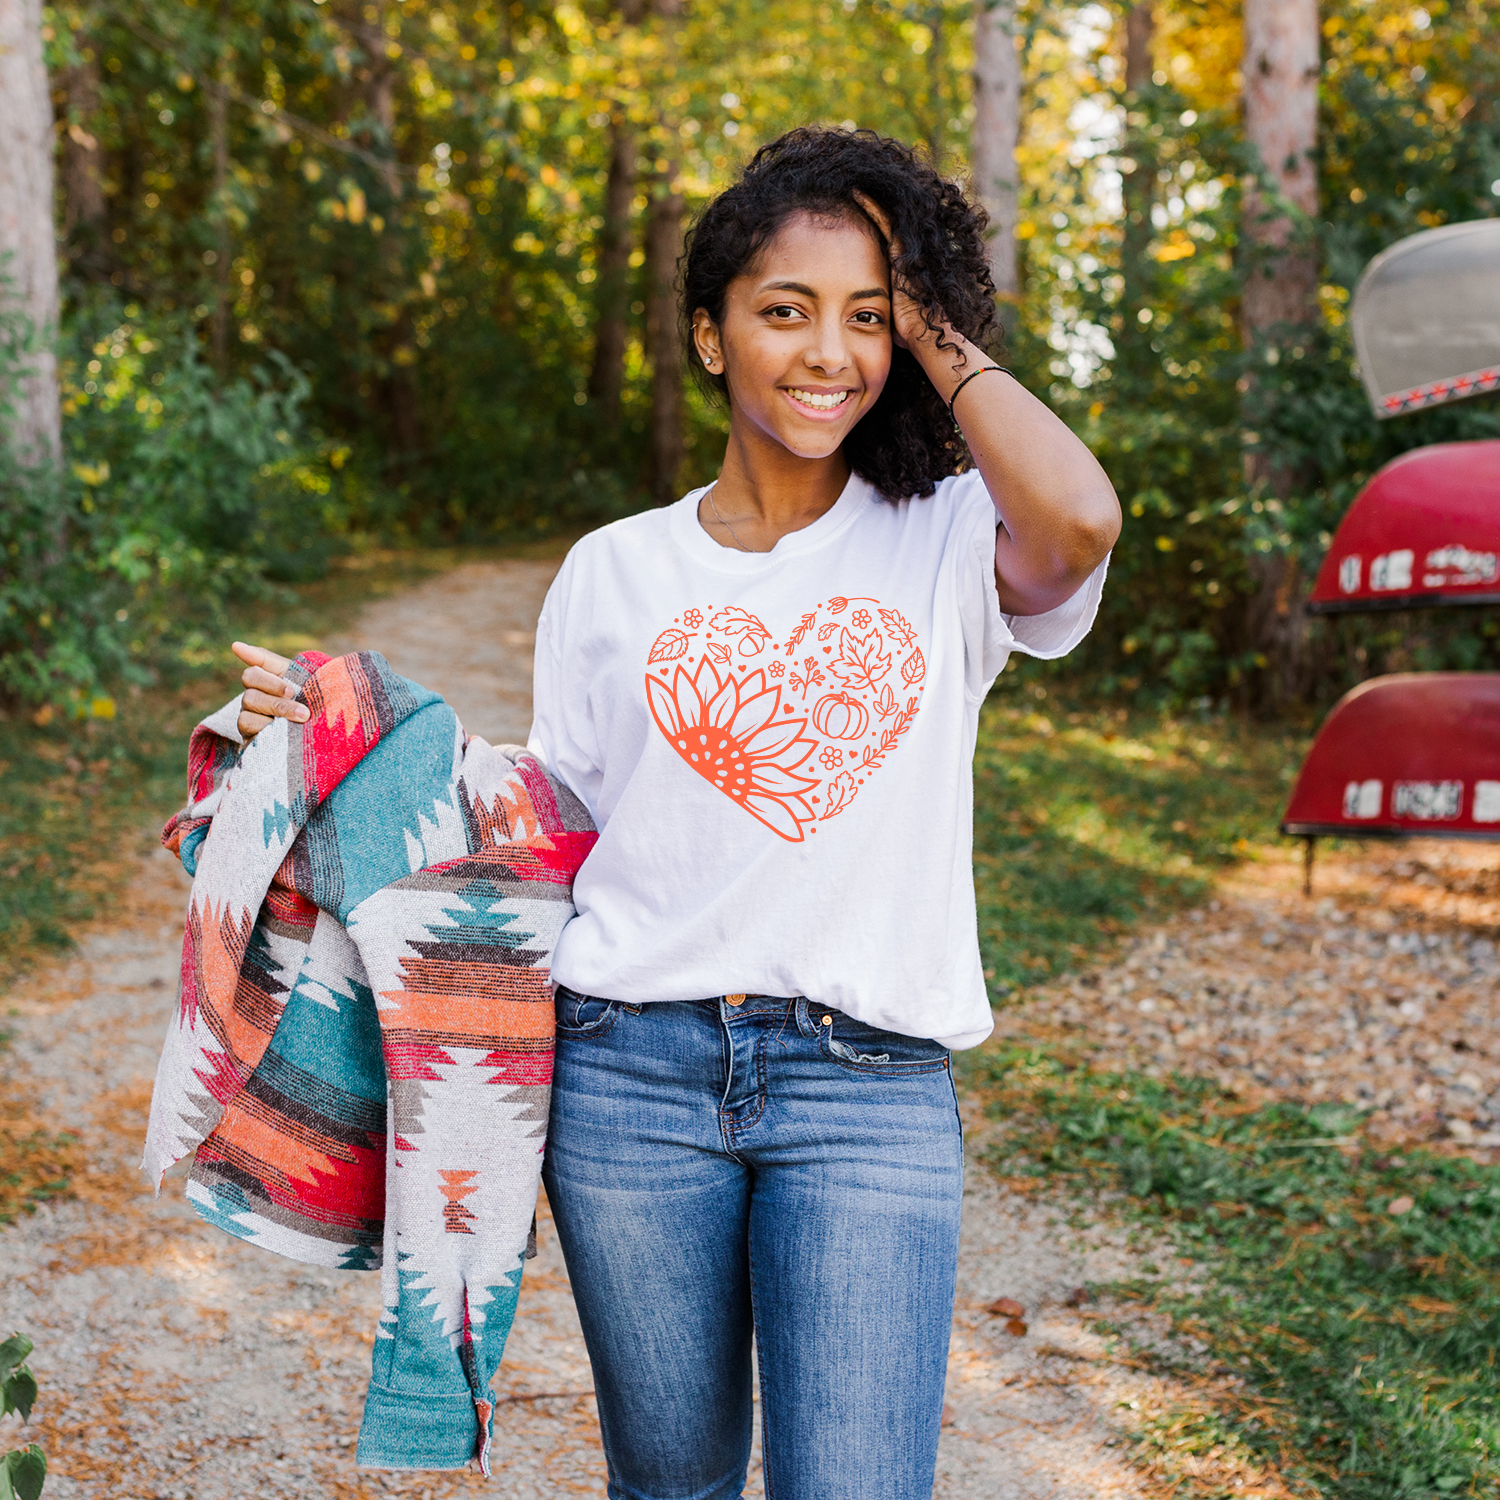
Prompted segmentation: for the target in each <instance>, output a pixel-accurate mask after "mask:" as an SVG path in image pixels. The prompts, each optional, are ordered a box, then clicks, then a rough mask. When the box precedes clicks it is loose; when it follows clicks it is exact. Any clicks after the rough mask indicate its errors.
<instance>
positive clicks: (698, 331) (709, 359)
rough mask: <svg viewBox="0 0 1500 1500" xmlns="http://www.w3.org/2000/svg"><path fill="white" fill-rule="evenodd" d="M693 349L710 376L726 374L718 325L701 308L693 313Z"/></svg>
mask: <svg viewBox="0 0 1500 1500" xmlns="http://www.w3.org/2000/svg"><path fill="white" fill-rule="evenodd" d="M693 347H694V348H695V349H696V350H697V351H698V358H699V359H701V360H702V361H703V368H704V369H705V370H707V371H708V373H709V374H710V375H722V374H723V373H724V349H723V345H722V344H721V343H720V341H719V328H718V324H716V323H715V322H714V320H713V319H712V318H711V317H709V315H708V313H707V312H706V311H704V309H703V308H701V307H700V308H697V309H695V310H694V312H693Z"/></svg>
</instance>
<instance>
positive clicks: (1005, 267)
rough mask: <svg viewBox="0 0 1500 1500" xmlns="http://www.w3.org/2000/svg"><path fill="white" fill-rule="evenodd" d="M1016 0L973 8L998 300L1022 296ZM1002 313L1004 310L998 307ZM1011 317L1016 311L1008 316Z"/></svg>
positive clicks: (979, 182) (981, 189)
mask: <svg viewBox="0 0 1500 1500" xmlns="http://www.w3.org/2000/svg"><path fill="white" fill-rule="evenodd" d="M1014 18H1015V6H1014V0H978V4H977V5H976V6H975V11H974V129H973V134H972V136H971V137H970V144H969V154H970V157H971V159H972V162H973V168H974V187H975V190H976V191H977V192H978V194H979V201H980V202H981V203H982V204H983V205H984V208H985V212H986V213H988V214H989V216H990V275H991V276H993V277H994V279H995V291H996V292H997V293H998V294H999V297H1000V300H1001V302H1002V303H1009V304H1012V305H1014V303H1015V302H1016V300H1017V298H1018V297H1019V295H1020V290H1021V286H1020V277H1019V275H1018V274H1017V267H1016V221H1017V218H1018V214H1017V196H1018V187H1019V178H1020V174H1019V172H1018V171H1017V169H1016V144H1017V142H1018V140H1019V139H1020V126H1021V59H1020V57H1019V55H1018V54H1017V51H1016V38H1015V36H1014V34H1013V30H1012V27H1013V24H1014ZM1002 313H1003V309H1002ZM1009 321H1011V322H1012V323H1013V321H1014V313H1012V314H1011V318H1010V320H1009Z"/></svg>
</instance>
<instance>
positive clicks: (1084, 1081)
mask: <svg viewBox="0 0 1500 1500" xmlns="http://www.w3.org/2000/svg"><path fill="white" fill-rule="evenodd" d="M966 1072H967V1073H968V1076H969V1080H970V1082H971V1085H972V1086H974V1087H976V1088H977V1089H978V1090H979V1091H980V1092H981V1094H982V1095H983V1096H985V1097H986V1098H987V1100H988V1107H989V1110H990V1112H991V1114H992V1115H994V1116H996V1117H999V1118H1002V1119H1004V1120H1006V1121H1007V1122H1008V1124H1007V1128H1006V1130H1005V1132H1004V1135H1003V1137H1002V1140H1001V1142H1000V1144H999V1145H997V1146H995V1147H992V1148H991V1153H990V1160H991V1164H992V1165H993V1166H994V1167H995V1168H996V1170H998V1171H1000V1172H1002V1173H1004V1174H1007V1175H1011V1176H1032V1177H1040V1178H1044V1179H1045V1180H1047V1182H1048V1183H1049V1184H1052V1185H1059V1186H1062V1185H1068V1184H1071V1185H1073V1186H1076V1187H1087V1188H1094V1189H1099V1188H1105V1189H1111V1190H1114V1191H1115V1192H1117V1193H1119V1194H1121V1195H1123V1197H1124V1201H1125V1203H1126V1204H1127V1205H1128V1208H1129V1211H1131V1212H1132V1213H1134V1214H1135V1215H1137V1216H1139V1217H1141V1218H1143V1219H1145V1220H1148V1221H1149V1222H1150V1223H1151V1224H1152V1225H1153V1226H1155V1227H1156V1228H1157V1229H1158V1230H1159V1231H1160V1232H1162V1233H1164V1234H1165V1235H1166V1236H1167V1237H1168V1238H1169V1240H1171V1241H1173V1242H1175V1246H1176V1248H1177V1250H1178V1251H1179V1253H1180V1254H1181V1255H1182V1256H1184V1257H1189V1258H1191V1259H1192V1260H1193V1261H1194V1262H1196V1263H1198V1266H1199V1269H1198V1271H1197V1272H1196V1273H1195V1276H1196V1279H1198V1280H1199V1281H1201V1282H1202V1283H1203V1284H1204V1285H1205V1286H1206V1288H1207V1289H1206V1290H1202V1291H1193V1290H1191V1289H1184V1288H1183V1287H1181V1286H1173V1285H1172V1284H1171V1283H1170V1281H1165V1282H1156V1281H1153V1282H1149V1283H1144V1284H1139V1285H1137V1286H1135V1287H1133V1288H1126V1289H1125V1290H1127V1291H1133V1292H1134V1294H1135V1295H1137V1296H1143V1297H1146V1298H1148V1299H1150V1300H1151V1301H1152V1302H1153V1303H1154V1304H1155V1305H1156V1306H1158V1307H1160V1308H1162V1309H1165V1310H1166V1311H1168V1312H1170V1313H1171V1314H1172V1315H1173V1318H1174V1320H1175V1322H1176V1323H1177V1325H1178V1326H1179V1327H1180V1328H1182V1329H1184V1330H1185V1331H1188V1332H1190V1333H1192V1334H1193V1335H1195V1336H1196V1337H1198V1338H1199V1339H1202V1340H1204V1341H1206V1342H1207V1344H1208V1345H1209V1348H1210V1350H1211V1352H1212V1355H1213V1357H1214V1358H1215V1359H1216V1360H1217V1361H1218V1362H1219V1365H1220V1371H1221V1373H1224V1372H1234V1373H1237V1374H1241V1375H1243V1376H1244V1377H1245V1378H1246V1380H1247V1381H1248V1382H1249V1385H1250V1387H1251V1388H1252V1389H1253V1390H1254V1391H1255V1392H1256V1393H1257V1395H1258V1398H1259V1399H1258V1401H1256V1402H1251V1403H1243V1402H1242V1403H1239V1405H1240V1408H1241V1410H1240V1413H1239V1414H1238V1415H1237V1414H1235V1413H1233V1412H1231V1413H1229V1414H1228V1415H1225V1414H1222V1413H1221V1414H1218V1415H1217V1416H1209V1417H1204V1418H1203V1419H1202V1420H1203V1421H1207V1422H1209V1424H1210V1425H1211V1426H1213V1427H1215V1428H1216V1429H1217V1430H1218V1431H1219V1434H1220V1437H1219V1439H1218V1440H1220V1441H1232V1442H1233V1443H1235V1444H1238V1445H1240V1446H1241V1447H1242V1448H1244V1449H1246V1450H1247V1451H1249V1452H1252V1453H1255V1454H1257V1455H1258V1456H1259V1457H1260V1458H1262V1459H1263V1460H1264V1461H1265V1462H1266V1463H1268V1464H1276V1465H1279V1467H1280V1469H1281V1473H1282V1477H1283V1478H1284V1479H1285V1480H1287V1481H1288V1482H1289V1483H1290V1484H1291V1485H1292V1486H1293V1488H1294V1492H1300V1493H1305V1494H1309V1495H1322V1496H1328V1497H1338V1500H1398V1497H1429V1496H1445V1495H1478V1494H1480V1493H1487V1494H1493V1492H1494V1486H1495V1485H1496V1483H1497V1482H1500V1371H1497V1369H1496V1350H1497V1346H1500V1169H1497V1168H1493V1167H1484V1166H1476V1165H1475V1164H1474V1163H1473V1162H1472V1161H1469V1160H1467V1159H1451V1158H1442V1157H1438V1156H1435V1155H1432V1154H1430V1153H1427V1152H1423V1151H1407V1152H1403V1153H1402V1154H1401V1155H1400V1156H1395V1157H1391V1156H1382V1155H1380V1154H1378V1153H1377V1152H1375V1151H1374V1150H1371V1149H1368V1148H1367V1147H1366V1146H1365V1145H1364V1144H1363V1143H1361V1142H1360V1141H1359V1139H1358V1129H1359V1115H1358V1113H1357V1112H1356V1111H1353V1110H1350V1109H1348V1108H1347V1107H1345V1106H1341V1105H1322V1106H1318V1107H1316V1108H1313V1109H1310V1110H1309V1109H1303V1108H1301V1107H1299V1106H1296V1105H1291V1104H1277V1105H1273V1106H1271V1107H1269V1108H1262V1109H1258V1110H1254V1111H1249V1110H1246V1109H1244V1108H1242V1107H1239V1106H1237V1105H1236V1103H1235V1101H1234V1099H1233V1098H1232V1097H1230V1096H1228V1095H1226V1094H1224V1093H1222V1092H1221V1091H1220V1090H1219V1088H1218V1087H1217V1086H1216V1085H1215V1084H1212V1083H1209V1082H1206V1081H1204V1080H1201V1079H1185V1078H1175V1079H1171V1080H1166V1081H1153V1080H1151V1079H1148V1078H1144V1077H1141V1076H1136V1075H1126V1074H1110V1073H1099V1072H1092V1071H1090V1070H1088V1069H1085V1068H1081V1067H1071V1066H1069V1065H1068V1064H1067V1063H1066V1062H1065V1061H1062V1060H1060V1059H1059V1058H1058V1057H1057V1056H1056V1055H1055V1054H1053V1053H1051V1052H1049V1051H1045V1050H1042V1049H1039V1048H1027V1047H1010V1048H1006V1049H1004V1050H999V1051H995V1052H992V1053H988V1054H986V1055H982V1056H980V1057H977V1058H975V1059H973V1060H972V1061H971V1062H970V1063H969V1064H968V1066H967V1068H966ZM1345 1140H1352V1143H1351V1144H1348V1145H1337V1144H1332V1142H1336V1141H1345ZM1407 1200H1409V1206H1408V1202H1407ZM1393 1205H1394V1206H1395V1208H1396V1209H1397V1210H1398V1211H1397V1212H1395V1213H1392V1212H1391V1209H1392V1206H1393ZM1250 1408H1253V1409H1254V1415H1253V1416H1248V1417H1247V1416H1246V1415H1244V1412H1245V1410H1247V1409H1250ZM1142 1442H1143V1444H1145V1445H1147V1446H1148V1447H1149V1443H1150V1435H1149V1433H1147V1434H1145V1435H1144V1436H1143V1438H1142ZM1143 1456H1144V1457H1147V1458H1152V1461H1153V1462H1154V1458H1153V1457H1152V1455H1150V1454H1145V1455H1143ZM1177 1493H1180V1494H1184V1495H1202V1496H1207V1495H1210V1494H1217V1493H1219V1491H1217V1490H1212V1489H1203V1488H1189V1489H1187V1490H1185V1491H1178V1492H1177ZM1224 1493H1226V1494H1227V1493H1228V1491H1225V1492H1224Z"/></svg>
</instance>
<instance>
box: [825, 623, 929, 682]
mask: <svg viewBox="0 0 1500 1500" xmlns="http://www.w3.org/2000/svg"><path fill="white" fill-rule="evenodd" d="M883 644H884V641H883V639H882V637H881V634H880V632H879V631H878V630H872V631H871V632H870V633H869V634H868V635H862V636H860V635H854V634H852V633H851V632H850V631H848V630H841V631H840V632H839V654H838V655H837V656H835V657H834V659H833V660H832V661H831V662H829V663H828V669H829V671H831V672H832V673H833V674H834V675H835V676H836V677H837V678H838V679H839V680H840V681H841V682H842V683H843V684H844V686H845V687H852V688H869V689H871V691H873V690H874V687H875V684H876V683H877V682H879V681H880V679H881V678H882V677H884V676H885V674H886V673H887V672H889V671H890V670H891V659H890V657H889V656H885V655H882V653H881V650H880V648H881V646H882V645H883ZM908 680H910V679H908Z"/></svg>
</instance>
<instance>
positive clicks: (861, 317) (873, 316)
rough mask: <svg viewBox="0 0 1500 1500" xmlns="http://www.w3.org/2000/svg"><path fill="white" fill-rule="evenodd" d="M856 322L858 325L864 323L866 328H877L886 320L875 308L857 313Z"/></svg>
mask: <svg viewBox="0 0 1500 1500" xmlns="http://www.w3.org/2000/svg"><path fill="white" fill-rule="evenodd" d="M854 321H855V322H856V323H862V324H863V325H864V326H865V327H866V328H877V327H879V326H880V324H881V323H883V322H884V321H885V319H884V318H882V317H881V316H880V314H879V313H878V312H876V311H875V310H874V309H873V308H869V307H867V308H864V309H862V310H861V311H860V312H857V313H855V315H854Z"/></svg>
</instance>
